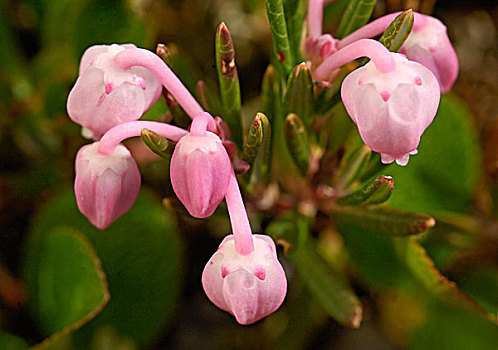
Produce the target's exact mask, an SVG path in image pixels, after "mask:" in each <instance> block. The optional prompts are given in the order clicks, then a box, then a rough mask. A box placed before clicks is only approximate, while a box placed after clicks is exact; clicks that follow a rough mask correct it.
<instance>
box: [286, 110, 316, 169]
mask: <svg viewBox="0 0 498 350" xmlns="http://www.w3.org/2000/svg"><path fill="white" fill-rule="evenodd" d="M285 141H286V142H287V148H288V149H289V153H290V155H291V156H292V159H294V162H296V165H297V167H298V168H299V170H300V172H301V174H302V175H304V176H306V174H307V172H308V166H309V162H310V152H311V150H310V143H309V140H308V134H307V132H306V129H305V127H304V124H303V122H302V121H301V119H300V118H299V117H298V116H297V115H296V114H294V113H291V114H289V115H288V116H287V118H285Z"/></svg>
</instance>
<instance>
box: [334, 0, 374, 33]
mask: <svg viewBox="0 0 498 350" xmlns="http://www.w3.org/2000/svg"><path fill="white" fill-rule="evenodd" d="M375 3H376V0H351V1H350V2H349V4H348V7H347V8H346V11H344V14H343V15H342V18H341V22H340V23H339V28H338V29H337V33H336V36H337V37H338V38H344V37H345V36H346V35H348V34H351V33H352V32H354V31H355V30H356V29H358V28H360V27H362V26H363V25H365V24H366V23H367V22H368V20H369V19H370V16H371V15H372V12H373V9H374V6H375Z"/></svg>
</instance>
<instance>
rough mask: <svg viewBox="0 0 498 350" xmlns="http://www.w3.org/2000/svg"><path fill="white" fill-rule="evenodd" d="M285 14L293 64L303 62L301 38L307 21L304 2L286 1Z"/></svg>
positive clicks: (297, 0)
mask: <svg viewBox="0 0 498 350" xmlns="http://www.w3.org/2000/svg"><path fill="white" fill-rule="evenodd" d="M284 13H285V20H286V23H287V32H288V34H289V43H290V46H291V51H292V56H293V57H294V62H293V64H298V63H299V62H302V61H303V58H302V56H301V51H300V49H299V48H300V45H301V38H302V35H303V23H304V21H305V11H304V6H303V1H301V0H284Z"/></svg>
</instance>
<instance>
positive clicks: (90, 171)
mask: <svg viewBox="0 0 498 350" xmlns="http://www.w3.org/2000/svg"><path fill="white" fill-rule="evenodd" d="M98 147H99V142H94V143H92V144H90V145H86V146H83V147H81V149H80V150H79V151H78V154H77V155H76V162H75V168H76V179H75V181H74V192H75V194H76V201H77V203H78V208H79V210H80V211H81V212H82V213H83V215H85V216H86V217H87V218H88V220H90V222H91V223H92V224H93V225H94V226H96V227H97V228H99V229H101V230H103V229H105V228H107V227H108V226H109V225H110V224H111V223H113V222H114V221H115V220H116V219H117V218H119V217H120V216H121V215H123V214H124V213H126V212H127V211H128V210H130V208H131V207H132V206H133V203H135V199H136V198H137V195H138V191H139V189H140V173H139V171H138V167H137V164H136V163H135V160H134V159H133V158H132V157H131V155H130V152H129V151H128V150H127V149H126V147H124V146H122V145H118V146H117V147H116V150H115V151H114V153H112V154H111V155H108V156H106V155H103V154H100V153H99V152H98Z"/></svg>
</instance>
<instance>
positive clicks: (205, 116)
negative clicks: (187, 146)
mask: <svg viewBox="0 0 498 350" xmlns="http://www.w3.org/2000/svg"><path fill="white" fill-rule="evenodd" d="M207 130H209V131H211V132H215V131H216V124H215V123H214V119H213V117H212V116H211V114H209V113H208V112H202V113H199V114H197V115H196V116H195V117H194V119H193V120H192V123H191V124H190V134H191V135H192V136H204V135H206V131H207Z"/></svg>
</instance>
